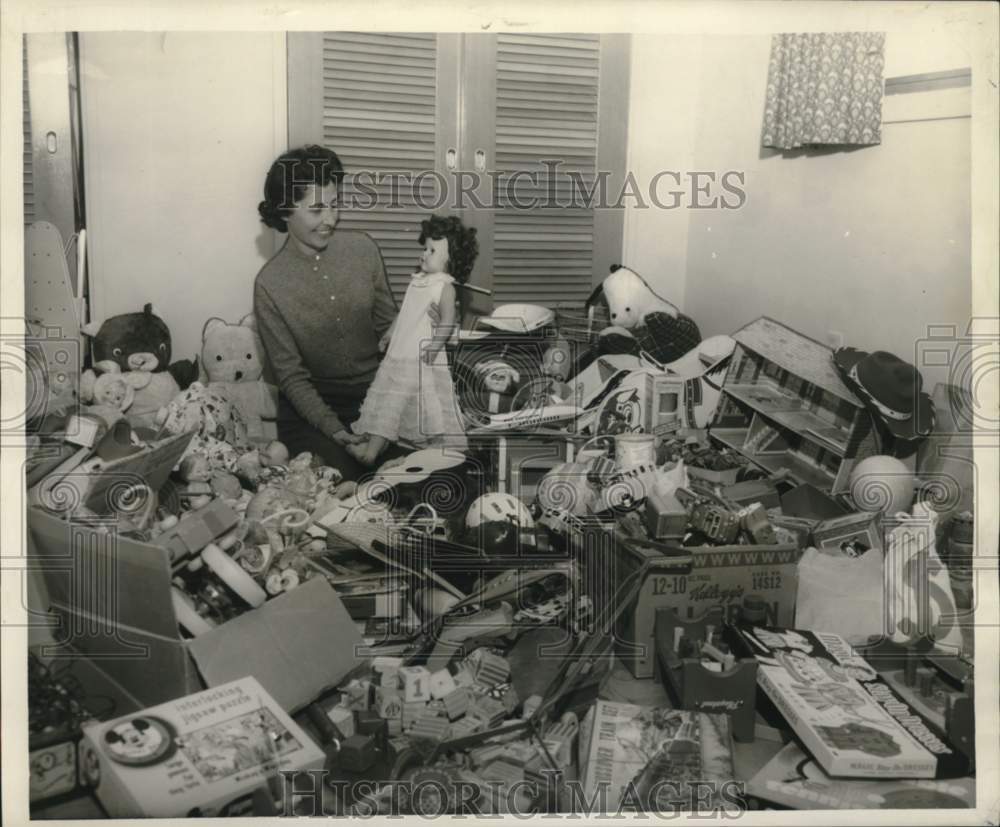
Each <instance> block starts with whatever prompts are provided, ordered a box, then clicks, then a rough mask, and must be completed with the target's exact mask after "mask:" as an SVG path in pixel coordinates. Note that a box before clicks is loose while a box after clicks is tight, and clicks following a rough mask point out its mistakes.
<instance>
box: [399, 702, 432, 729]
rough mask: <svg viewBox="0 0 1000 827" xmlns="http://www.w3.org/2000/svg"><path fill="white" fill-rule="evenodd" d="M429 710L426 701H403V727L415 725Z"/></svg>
mask: <svg viewBox="0 0 1000 827" xmlns="http://www.w3.org/2000/svg"><path fill="white" fill-rule="evenodd" d="M426 712H427V703H426V702H425V701H409V702H404V703H403V712H402V716H401V718H402V721H403V728H404V729H406V728H408V727H410V726H413V724H415V723H416V722H417V720H418V719H419V718H420V717H421V716H423V715H424V714H425V713H426Z"/></svg>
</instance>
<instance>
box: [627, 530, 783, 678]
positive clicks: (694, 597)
mask: <svg viewBox="0 0 1000 827" xmlns="http://www.w3.org/2000/svg"><path fill="white" fill-rule="evenodd" d="M684 550H685V551H686V552H688V553H689V554H690V555H691V564H690V565H685V564H679V565H677V566H676V567H675V568H673V569H660V570H657V571H655V572H653V573H651V574H650V575H649V576H647V578H646V581H645V582H644V583H643V585H642V589H641V590H640V591H639V596H638V598H637V599H636V603H635V605H634V606H629V607H628V608H626V609H625V610H624V611H623V612H622V615H621V617H620V618H619V622H618V626H617V629H616V633H615V638H616V643H617V650H618V657H619V659H620V660H621V661H622V662H623V663H624V664H625V666H626V667H627V668H628V670H629V672H631V673H632V674H633V675H634V676H635V677H637V678H651V677H653V674H654V671H655V666H656V652H655V648H654V640H653V638H654V627H655V617H656V610H657V609H663V608H674V609H676V610H677V612H678V614H679V615H680V616H681V617H682V618H684V619H687V620H690V619H693V618H696V617H698V616H700V615H701V614H703V613H704V612H706V611H708V610H709V609H711V608H712V607H713V606H722V608H723V610H724V612H725V619H726V620H727V621H729V622H732V621H734V620H735V619H736V617H737V614H738V612H739V609H740V607H741V605H742V602H743V598H744V597H746V596H747V595H748V594H757V595H760V596H761V597H763V598H764V600H765V601H766V603H767V616H768V618H769V619H768V623H773V624H774V625H779V626H780V625H786V626H787V625H791V624H792V622H793V620H794V615H795V594H796V591H797V589H798V563H799V558H800V557H801V556H802V551H801V549H799V548H797V547H796V546H795V545H793V544H786V545H780V544H779V545H773V546H696V547H691V548H685V549H684ZM629 551H630V554H627V555H626V554H622V555H621V559H620V563H621V565H622V566H623V567H624V568H626V569H627V568H628V567H629V566H633V567H634V569H633V570H635V569H638V567H639V566H640V565H641V563H642V561H643V559H644V558H647V557H654V558H656V557H662V555H661V554H660V553H659V552H657V551H655V550H653V549H649V548H642V547H636V548H631V549H629Z"/></svg>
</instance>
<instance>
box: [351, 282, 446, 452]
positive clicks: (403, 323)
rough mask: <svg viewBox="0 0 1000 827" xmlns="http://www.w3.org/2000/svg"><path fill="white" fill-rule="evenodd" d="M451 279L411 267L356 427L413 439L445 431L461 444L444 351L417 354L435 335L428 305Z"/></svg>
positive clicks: (392, 437)
mask: <svg viewBox="0 0 1000 827" xmlns="http://www.w3.org/2000/svg"><path fill="white" fill-rule="evenodd" d="M453 283H454V279H453V278H452V277H451V276H449V275H447V274H445V273H435V274H432V275H425V274H424V273H414V274H413V276H412V277H411V278H410V285H409V287H407V289H406V296H405V298H404V299H403V306H402V308H400V311H399V316H398V318H397V320H396V328H395V330H394V331H393V334H392V340H391V341H390V342H389V348H388V350H387V352H386V354H385V358H384V359H383V360H382V364H381V365H380V366H379V369H378V373H377V374H376V375H375V380H374V381H373V382H372V384H371V387H369V388H368V393H367V395H366V396H365V401H364V403H363V404H362V406H361V413H360V416H359V417H358V419H357V421H356V422H355V423H354V424H353V425H352V426H351V430H353V431H354V433H356V434H374V435H378V436H381V437H385V438H386V439H388V440H390V441H393V442H395V441H397V440H399V439H405V440H408V441H410V442H413V443H415V444H417V445H424V444H426V443H428V442H430V441H431V440H432V439H439V438H442V437H443V438H444V439H445V440H446V441H447V443H448V444H449V445H456V447H464V445H465V438H464V428H463V427H462V422H461V418H460V413H459V408H458V401H457V400H456V398H455V388H454V385H453V384H452V379H451V371H450V370H449V368H448V357H447V354H446V353H445V351H444V349H443V348H442V349H441V350H440V351H438V353H437V356H436V357H435V359H434V364H433V365H428V364H426V363H425V362H424V361H423V360H422V359H421V358H420V354H421V352H422V350H423V347H424V345H425V344H429V343H430V341H431V339H432V338H433V335H434V331H433V325H432V323H431V318H430V316H429V315H428V312H427V311H428V310H429V308H430V306H431V305H434V304H439V302H440V300H441V291H442V289H443V288H444V286H445V285H446V284H453Z"/></svg>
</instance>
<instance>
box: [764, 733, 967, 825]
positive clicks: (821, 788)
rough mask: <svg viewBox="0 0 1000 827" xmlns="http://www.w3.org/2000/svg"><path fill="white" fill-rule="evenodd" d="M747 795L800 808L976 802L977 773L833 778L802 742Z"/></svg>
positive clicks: (768, 768) (787, 750) (913, 806)
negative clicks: (973, 775) (967, 775)
mask: <svg viewBox="0 0 1000 827" xmlns="http://www.w3.org/2000/svg"><path fill="white" fill-rule="evenodd" d="M746 791H747V794H748V795H752V796H756V797H757V798H761V799H764V800H765V801H771V802H774V803H775V804H781V805H783V806H785V807H794V808H795V809H799V810H909V809H918V810H924V809H927V810H929V809H931V808H941V809H951V808H955V809H958V808H966V809H968V808H972V807H975V806H976V781H975V779H974V778H949V779H929V778H921V779H894V778H893V779H888V778H887V779H883V780H878V781H863V780H861V779H857V778H852V779H850V780H849V781H845V780H843V779H839V778H831V777H830V776H829V775H827V773H825V772H824V771H823V768H822V767H820V766H819V764H817V763H816V761H815V760H814V759H813V757H812V756H811V755H808V754H807V753H805V752H803V751H802V749H801V748H800V747H799V746H798V744H795V743H791V744H786V745H785V746H784V747H783V748H782V750H781V752H779V753H778V754H777V755H775V756H774V758H772V759H771V760H770V761H768V762H767V764H765V765H764V767H763V768H762V769H761V770H760V772H758V773H757V774H756V775H755V776H754V777H753V778H751V779H750V780H749V781H747V786H746Z"/></svg>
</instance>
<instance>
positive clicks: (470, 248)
mask: <svg viewBox="0 0 1000 827" xmlns="http://www.w3.org/2000/svg"><path fill="white" fill-rule="evenodd" d="M428 238H430V239H433V240H434V241H439V240H441V239H442V238H446V239H448V275H450V276H451V277H452V278H453V279H455V281H457V282H458V283H459V284H465V282H466V280H467V279H468V278H469V274H470V273H471V272H472V266H473V265H474V264H475V263H476V257H477V256H478V255H479V242H478V241H476V228H475V227H466V226H465V225H464V224H462V221H461V220H460V219H458V218H456V217H455V216H453V215H448V216H443V215H432V216H431V217H430V218H427V219H425V220H424V221H421V222H420V243H421V244H424V243H425V242H426V241H427V239H428Z"/></svg>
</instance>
